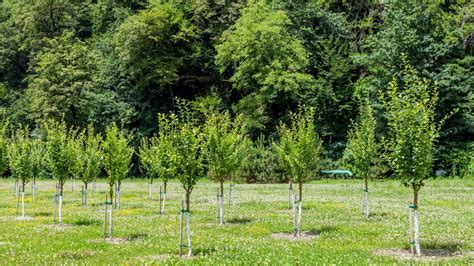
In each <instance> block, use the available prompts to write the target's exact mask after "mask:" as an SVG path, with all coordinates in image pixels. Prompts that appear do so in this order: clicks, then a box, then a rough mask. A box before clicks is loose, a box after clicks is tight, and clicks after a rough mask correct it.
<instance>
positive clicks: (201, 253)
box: [183, 247, 217, 256]
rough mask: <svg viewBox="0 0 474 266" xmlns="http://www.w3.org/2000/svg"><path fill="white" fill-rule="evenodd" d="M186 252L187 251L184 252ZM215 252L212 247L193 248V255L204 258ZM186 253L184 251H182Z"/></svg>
mask: <svg viewBox="0 0 474 266" xmlns="http://www.w3.org/2000/svg"><path fill="white" fill-rule="evenodd" d="M186 251H187V250H186ZM216 251H217V250H216V249H215V248H212V247H208V248H193V255H199V256H206V255H211V254H213V253H215V252H216ZM183 252H184V253H186V252H185V251H183Z"/></svg>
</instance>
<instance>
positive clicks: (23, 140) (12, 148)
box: [8, 128, 33, 219]
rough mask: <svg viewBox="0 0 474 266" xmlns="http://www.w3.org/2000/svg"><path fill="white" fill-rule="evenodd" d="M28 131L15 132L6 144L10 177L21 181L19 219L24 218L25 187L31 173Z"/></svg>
mask: <svg viewBox="0 0 474 266" xmlns="http://www.w3.org/2000/svg"><path fill="white" fill-rule="evenodd" d="M28 134H29V131H28V130H27V129H24V128H19V129H17V130H16V132H15V135H14V137H13V138H12V140H11V142H10V143H9V144H8V162H9V163H10V169H11V171H12V175H13V177H14V178H16V180H20V181H21V206H22V207H21V218H22V219H24V218H25V185H26V184H27V183H28V181H29V180H30V178H31V176H32V174H33V172H32V165H31V160H30V158H31V157H30V156H31V141H30V139H29V135H28Z"/></svg>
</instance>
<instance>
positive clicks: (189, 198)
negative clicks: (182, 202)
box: [186, 190, 191, 212]
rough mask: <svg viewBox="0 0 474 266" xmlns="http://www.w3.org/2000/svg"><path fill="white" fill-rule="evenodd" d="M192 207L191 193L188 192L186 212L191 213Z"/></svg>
mask: <svg viewBox="0 0 474 266" xmlns="http://www.w3.org/2000/svg"><path fill="white" fill-rule="evenodd" d="M190 206H191V191H189V190H186V210H187V211H188V212H189V211H190Z"/></svg>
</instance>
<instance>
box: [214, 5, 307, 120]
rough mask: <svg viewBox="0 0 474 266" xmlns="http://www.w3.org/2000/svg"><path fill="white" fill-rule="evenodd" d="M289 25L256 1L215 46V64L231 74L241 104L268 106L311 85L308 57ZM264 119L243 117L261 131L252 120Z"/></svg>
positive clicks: (275, 12) (270, 9)
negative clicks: (241, 96) (285, 94)
mask: <svg viewBox="0 0 474 266" xmlns="http://www.w3.org/2000/svg"><path fill="white" fill-rule="evenodd" d="M290 25H291V21H290V19H289V18H288V16H287V15H286V13H285V12H283V11H278V10H273V9H272V8H271V7H270V6H269V5H268V4H265V3H264V2H263V1H256V2H253V3H251V4H250V5H249V6H248V7H246V8H245V9H244V10H243V11H242V16H241V17H240V18H239V19H238V20H237V21H236V23H235V24H234V25H233V26H231V27H230V28H229V29H228V30H226V31H225V32H224V33H223V34H222V36H221V42H220V43H219V44H218V45H217V47H216V49H217V55H216V64H217V65H218V66H219V69H220V71H221V72H222V73H227V72H228V71H230V73H232V75H231V76H230V81H232V82H233V87H234V88H235V89H237V90H239V91H241V92H242V93H243V94H244V95H246V99H245V98H244V99H245V100H244V101H243V102H242V104H248V102H249V101H252V100H256V101H258V100H259V102H258V105H263V106H265V105H269V104H272V103H273V102H274V101H275V98H277V97H278V95H279V93H282V92H288V93H290V94H291V93H298V91H299V90H300V89H302V88H305V87H307V86H309V85H310V84H311V83H312V82H313V80H312V77H311V76H310V75H308V74H306V73H304V68H305V67H306V66H307V65H308V54H307V52H306V51H305V49H304V47H303V45H302V42H301V40H299V39H297V38H295V37H294V36H292V35H291V33H290V32H289V30H288V27H289V26H290ZM264 108H265V107H264ZM267 108H268V106H267V107H266V108H265V109H267ZM239 109H240V108H239V107H237V110H239ZM265 116H268V113H267V112H266V111H264V112H263V113H262V114H261V117H260V118H259V117H257V118H252V117H249V116H246V117H244V119H250V120H251V121H249V124H250V125H252V124H253V125H255V126H257V125H259V124H260V125H261V126H260V129H262V128H264V127H265V126H266V125H265V123H263V124H262V123H258V122H254V121H253V120H255V119H256V120H257V121H258V120H260V121H262V120H263V121H265V118H264V117H265ZM256 129H259V128H256Z"/></svg>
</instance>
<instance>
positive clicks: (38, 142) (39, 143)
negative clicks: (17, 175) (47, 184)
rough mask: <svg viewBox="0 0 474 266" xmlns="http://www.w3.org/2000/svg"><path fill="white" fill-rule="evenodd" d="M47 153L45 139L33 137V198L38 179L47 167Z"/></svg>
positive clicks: (31, 159)
mask: <svg viewBox="0 0 474 266" xmlns="http://www.w3.org/2000/svg"><path fill="white" fill-rule="evenodd" d="M45 154H46V147H45V143H44V141H43V139H41V138H32V139H31V155H30V157H31V158H30V161H31V162H30V163H31V171H32V178H33V180H32V183H31V193H32V197H33V199H34V198H35V194H36V179H37V178H39V177H40V176H41V175H42V173H43V171H44V168H45V162H44V157H45Z"/></svg>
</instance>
